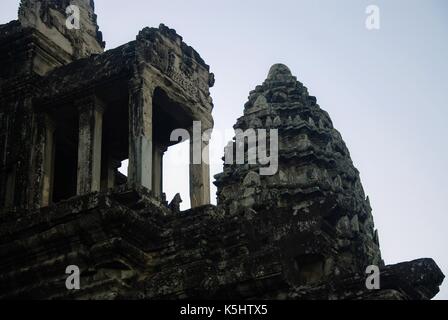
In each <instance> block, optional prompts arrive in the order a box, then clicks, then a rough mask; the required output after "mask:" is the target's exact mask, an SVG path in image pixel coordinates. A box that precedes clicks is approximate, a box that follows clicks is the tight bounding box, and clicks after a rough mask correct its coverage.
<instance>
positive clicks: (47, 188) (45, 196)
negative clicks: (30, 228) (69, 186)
mask: <svg viewBox="0 0 448 320" xmlns="http://www.w3.org/2000/svg"><path fill="white" fill-rule="evenodd" d="M44 125H45V131H44V132H45V133H44V152H43V164H42V168H43V170H42V190H41V197H40V205H41V207H47V206H49V205H50V204H51V202H52V201H53V182H54V155H55V141H54V131H55V124H54V122H53V121H52V120H51V119H50V117H48V116H45V121H44Z"/></svg>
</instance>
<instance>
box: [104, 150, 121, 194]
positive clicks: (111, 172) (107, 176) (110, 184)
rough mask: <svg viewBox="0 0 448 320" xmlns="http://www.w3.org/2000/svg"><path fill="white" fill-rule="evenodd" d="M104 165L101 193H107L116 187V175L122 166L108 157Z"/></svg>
mask: <svg viewBox="0 0 448 320" xmlns="http://www.w3.org/2000/svg"><path fill="white" fill-rule="evenodd" d="M103 165H104V167H103V168H102V178H101V191H107V190H109V189H112V188H114V187H115V174H116V172H117V170H118V168H120V166H121V161H119V160H115V159H113V158H110V157H108V158H107V159H106V161H105V162H103Z"/></svg>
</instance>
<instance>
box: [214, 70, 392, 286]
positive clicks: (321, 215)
mask: <svg viewBox="0 0 448 320" xmlns="http://www.w3.org/2000/svg"><path fill="white" fill-rule="evenodd" d="M235 129H241V130H242V131H247V130H248V129H268V130H269V129H277V130H278V136H279V139H278V172H277V174H275V175H270V176H263V175H260V174H259V168H260V165H259V164H257V165H249V164H245V165H238V164H227V165H225V166H224V172H223V173H222V174H219V175H217V176H216V179H217V181H216V185H217V186H218V205H219V206H224V207H225V208H226V211H227V213H228V214H230V215H234V214H245V213H246V214H257V213H260V212H271V214H272V215H273V216H282V215H284V216H285V217H288V216H292V215H293V216H297V218H298V224H297V226H296V227H297V229H298V231H299V236H298V237H299V238H298V239H297V246H298V247H301V248H302V249H301V251H302V252H301V254H300V255H299V258H298V261H297V263H298V264H299V265H301V266H302V268H304V269H305V270H307V277H308V276H309V278H310V279H314V278H316V280H317V279H320V278H322V277H330V276H333V275H338V274H341V273H351V272H364V270H365V268H366V266H369V265H377V266H381V265H382V264H383V263H382V261H381V254H380V249H379V242H378V233H377V231H375V229H374V224H373V218H372V214H371V207H370V204H369V199H368V198H366V196H365V194H364V191H363V188H362V185H361V181H360V177H359V172H358V170H356V168H355V167H354V166H353V162H352V160H351V159H350V154H349V151H348V149H347V147H346V145H345V143H344V141H343V140H342V137H341V134H340V133H339V132H338V131H337V130H336V129H335V128H334V127H333V124H332V121H331V119H330V117H329V115H328V113H327V112H325V111H324V110H322V109H321V108H320V107H319V105H318V104H317V103H316V98H315V97H313V96H310V95H309V93H308V90H307V88H306V87H304V86H303V84H302V83H300V82H299V81H297V78H296V77H294V76H293V75H292V74H291V71H290V70H289V69H288V67H287V66H285V65H282V64H276V65H274V66H272V68H271V69H270V71H269V75H268V78H267V79H266V80H265V81H264V83H263V84H262V85H260V86H257V87H256V89H255V90H254V91H252V92H251V93H250V96H249V101H248V102H247V103H246V105H245V108H244V116H243V117H241V118H240V119H238V121H237V123H236V125H235ZM268 132H269V131H268ZM270 143H273V140H271V141H270ZM231 147H233V148H235V149H234V150H235V152H234V153H235V154H236V142H233V144H232V145H231ZM245 150H246V155H245V159H246V160H247V159H248V155H247V148H245ZM277 218H278V217H276V218H275V219H277ZM284 231H285V232H287V230H284ZM296 232H297V230H296ZM308 271H309V272H308ZM310 279H307V280H306V281H305V282H309V281H308V280H310Z"/></svg>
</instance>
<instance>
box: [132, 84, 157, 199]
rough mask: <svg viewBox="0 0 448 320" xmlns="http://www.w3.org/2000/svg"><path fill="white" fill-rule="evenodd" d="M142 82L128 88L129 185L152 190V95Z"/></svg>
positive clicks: (149, 88)
mask: <svg viewBox="0 0 448 320" xmlns="http://www.w3.org/2000/svg"><path fill="white" fill-rule="evenodd" d="M153 92H154V90H152V88H151V87H150V86H149V85H148V84H147V83H146V82H145V81H143V80H140V79H134V80H132V81H131V82H130V87H129V167H128V183H129V185H131V186H133V185H137V186H143V187H145V188H147V189H148V190H152V160H153V157H152V149H153V148H152V142H153V132H152V95H153Z"/></svg>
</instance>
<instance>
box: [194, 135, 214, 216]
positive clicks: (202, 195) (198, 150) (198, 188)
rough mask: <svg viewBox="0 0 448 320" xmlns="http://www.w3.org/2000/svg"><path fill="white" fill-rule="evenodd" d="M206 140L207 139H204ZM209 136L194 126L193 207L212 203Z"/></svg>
mask: <svg viewBox="0 0 448 320" xmlns="http://www.w3.org/2000/svg"><path fill="white" fill-rule="evenodd" d="M204 140H205V141H204ZM208 140H209V137H205V135H204V139H203V131H202V130H200V129H199V130H198V129H197V128H193V134H192V135H191V139H190V201H191V208H196V207H200V206H203V205H207V204H210V165H209V146H208V144H209V141H208Z"/></svg>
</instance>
